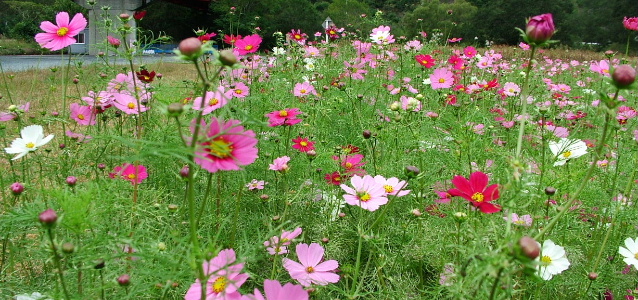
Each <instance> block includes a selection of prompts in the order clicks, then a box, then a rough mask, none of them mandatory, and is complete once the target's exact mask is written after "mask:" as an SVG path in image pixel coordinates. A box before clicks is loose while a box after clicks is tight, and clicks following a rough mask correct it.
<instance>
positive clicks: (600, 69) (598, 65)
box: [589, 60, 611, 77]
mask: <svg viewBox="0 0 638 300" xmlns="http://www.w3.org/2000/svg"><path fill="white" fill-rule="evenodd" d="M589 69H590V70H592V71H594V72H596V73H598V74H600V75H604V76H607V77H610V76H611V75H610V74H609V62H608V61H606V60H601V61H593V62H592V63H591V65H590V66H589Z"/></svg>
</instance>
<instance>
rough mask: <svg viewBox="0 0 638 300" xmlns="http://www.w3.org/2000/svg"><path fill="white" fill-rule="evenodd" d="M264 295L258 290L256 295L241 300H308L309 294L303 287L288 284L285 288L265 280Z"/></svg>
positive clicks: (246, 296) (243, 297)
mask: <svg viewBox="0 0 638 300" xmlns="http://www.w3.org/2000/svg"><path fill="white" fill-rule="evenodd" d="M264 294H265V297H264V295H262V294H261V292H260V291H259V290H258V289H255V293H254V294H248V295H244V296H242V297H241V300H308V299H309V298H308V292H307V291H306V290H304V288H303V286H301V285H295V284H292V283H286V284H284V285H283V286H282V285H281V283H279V281H277V280H270V279H266V280H264Z"/></svg>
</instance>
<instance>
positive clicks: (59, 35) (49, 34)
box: [35, 12, 87, 51]
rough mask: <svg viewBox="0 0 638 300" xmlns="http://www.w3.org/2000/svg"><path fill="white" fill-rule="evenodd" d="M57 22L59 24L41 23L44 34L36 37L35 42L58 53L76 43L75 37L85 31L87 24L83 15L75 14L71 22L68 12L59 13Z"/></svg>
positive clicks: (56, 18) (56, 17)
mask: <svg viewBox="0 0 638 300" xmlns="http://www.w3.org/2000/svg"><path fill="white" fill-rule="evenodd" d="M55 22H56V23H57V24H53V23H51V22H49V21H44V22H42V23H40V29H42V30H43V31H44V32H43V33H38V34H36V35H35V41H36V42H37V43H38V44H40V46H41V47H42V48H47V49H49V50H51V51H57V50H60V49H62V48H64V47H66V46H68V45H71V44H73V43H75V42H76V40H75V38H73V37H74V36H76V35H78V33H80V32H81V31H82V30H84V28H86V24H87V21H86V19H85V18H84V16H82V14H81V13H77V14H75V16H73V19H71V22H69V13H67V12H59V13H58V14H57V15H56V16H55Z"/></svg>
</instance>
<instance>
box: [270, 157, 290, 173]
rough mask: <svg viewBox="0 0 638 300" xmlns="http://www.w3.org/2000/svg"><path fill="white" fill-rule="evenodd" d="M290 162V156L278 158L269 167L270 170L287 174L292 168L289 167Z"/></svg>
mask: <svg viewBox="0 0 638 300" xmlns="http://www.w3.org/2000/svg"><path fill="white" fill-rule="evenodd" d="M289 161H290V157H288V156H282V157H277V158H275V160H274V161H273V163H272V164H270V165H269V167H268V169H269V170H273V171H278V172H286V171H288V169H289V168H290V167H289V166H288V162H289Z"/></svg>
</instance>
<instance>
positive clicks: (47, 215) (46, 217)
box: [38, 208, 58, 226]
mask: <svg viewBox="0 0 638 300" xmlns="http://www.w3.org/2000/svg"><path fill="white" fill-rule="evenodd" d="M38 219H39V220H40V223H42V224H43V225H45V226H52V225H54V224H55V221H57V220H58V214H57V213H55V210H53V209H50V208H49V209H47V210H45V211H43V212H42V213H40V216H38Z"/></svg>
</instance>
